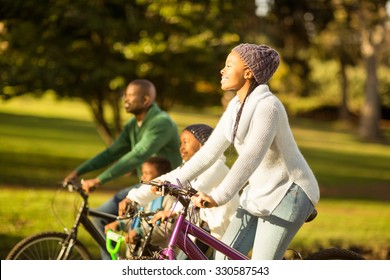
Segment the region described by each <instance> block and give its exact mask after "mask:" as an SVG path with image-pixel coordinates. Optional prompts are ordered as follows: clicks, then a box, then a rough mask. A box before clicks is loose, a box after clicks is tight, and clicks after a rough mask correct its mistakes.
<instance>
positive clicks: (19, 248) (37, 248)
mask: <svg viewBox="0 0 390 280" xmlns="http://www.w3.org/2000/svg"><path fill="white" fill-rule="evenodd" d="M67 236H68V235H67V234H66V233H63V232H54V231H53V232H42V233H38V234H35V235H31V236H28V237H26V238H24V239H22V240H21V241H20V242H18V243H17V244H16V245H15V246H14V247H13V248H12V249H11V251H10V252H9V253H8V255H7V257H6V259H7V260H56V259H57V256H58V254H59V253H60V251H61V249H62V243H63V241H64V240H65V239H66V238H67ZM67 259H68V260H90V259H92V257H91V254H90V253H89V252H88V250H87V248H86V247H85V246H84V245H83V244H82V243H81V242H80V241H79V240H76V243H75V244H74V246H73V249H72V253H71V254H70V256H69V258H67Z"/></svg>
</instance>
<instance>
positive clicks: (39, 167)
mask: <svg viewBox="0 0 390 280" xmlns="http://www.w3.org/2000/svg"><path fill="white" fill-rule="evenodd" d="M170 114H171V115H172V118H173V119H174V120H175V121H176V122H177V123H178V126H179V130H181V129H183V128H184V127H185V126H186V125H188V124H192V123H207V124H209V125H211V126H215V124H216V123H217V121H218V118H219V116H220V114H221V112H218V110H216V109H213V110H212V111H207V110H198V111H194V110H186V109H185V108H179V109H177V108H176V110H174V111H172V112H170ZM291 123H292V128H293V133H294V135H295V137H296V139H297V143H298V145H299V147H300V149H301V151H302V153H303V154H304V156H305V157H306V159H307V161H308V162H309V164H310V166H311V167H312V169H313V171H314V173H315V174H316V176H317V178H318V181H319V184H320V187H321V197H322V198H321V201H320V204H319V205H318V208H319V212H320V214H319V216H318V218H317V219H316V220H315V221H313V222H311V223H310V224H306V225H305V226H304V228H303V229H302V231H301V232H300V233H299V234H298V235H297V237H296V239H294V241H293V244H292V246H294V247H295V248H297V249H302V250H303V251H306V250H307V251H312V250H314V249H315V248H320V247H329V246H336V245H337V246H342V247H348V248H358V249H359V250H363V251H364V252H370V257H371V258H390V257H389V253H388V252H389V245H388V244H390V243H389V239H390V238H389V232H390V230H389V229H390V225H389V222H388V221H389V220H390V219H389V213H390V209H389V203H388V201H389V200H390V192H389V188H390V172H389V170H390V147H389V146H388V145H384V144H375V143H364V142H361V141H360V140H359V139H357V138H356V136H355V133H354V128H346V127H344V126H340V124H338V123H331V122H327V123H325V122H318V121H314V120H309V119H292V120H291ZM385 133H386V134H387V135H388V134H389V131H388V130H386V131H385ZM0 136H1V137H0V154H1V156H0V166H1V167H2V168H1V169H0V189H1V192H0V199H1V202H2V203H1V207H0V209H1V213H0V214H1V218H0V219H1V220H0V221H1V222H2V223H1V225H0V237H1V241H0V242H1V251H2V253H1V254H2V256H1V257H2V258H3V257H4V255H5V254H6V252H7V248H9V246H12V244H15V243H16V242H17V241H18V240H20V239H21V238H22V237H24V236H27V235H29V234H32V233H35V232H37V231H41V230H53V229H57V230H62V228H63V227H62V226H60V225H59V224H58V223H54V221H55V220H54V217H53V219H52V220H51V216H52V214H53V211H52V209H51V200H52V198H53V194H54V192H55V190H56V189H57V188H58V186H59V183H60V181H61V180H62V178H63V177H64V176H65V175H66V174H67V173H68V172H69V171H70V170H72V169H73V168H74V167H75V166H76V165H78V164H79V163H81V162H82V161H83V160H85V159H87V158H89V157H90V156H92V155H94V154H95V153H97V152H99V151H100V150H101V149H103V148H104V147H105V145H104V143H103V142H102V141H101V139H100V138H99V135H98V134H97V132H96V130H95V128H94V125H93V122H92V120H91V118H90V115H89V114H88V110H87V108H86V107H85V106H84V105H83V104H82V103H80V102H77V101H72V102H71V101H61V102H58V101H57V100H55V99H54V98H52V97H48V98H45V99H43V100H36V99H33V98H21V99H15V100H11V101H10V102H7V103H0ZM234 155H235V154H234V152H231V151H230V152H229V153H228V163H229V164H230V163H231V162H232V160H233V159H234ZM93 175H94V174H93V173H92V174H90V175H89V176H93ZM136 181H137V179H136V177H135V176H133V175H131V174H129V175H127V176H124V177H123V178H120V179H117V180H115V182H111V183H109V184H107V186H105V187H104V189H105V190H110V191H114V190H115V189H119V188H122V187H123V186H127V185H130V184H133V183H135V182H136ZM111 194H112V193H111V192H103V191H102V192H101V193H96V194H94V197H93V200H91V205H92V206H93V205H98V204H99V203H101V202H103V201H104V200H105V199H107V198H108V197H109V195H111ZM62 196H65V194H62V195H61V197H62ZM69 199H70V198H69ZM57 202H58V201H57ZM71 202H72V203H73V200H72V201H71ZM70 204H71V203H70V201H66V202H59V204H56V205H57V206H58V207H57V208H58V209H62V208H63V207H62V205H64V209H68V208H67V207H69V205H70ZM71 210H73V209H71ZM62 212H63V214H65V213H67V214H68V215H69V214H71V213H73V212H72V211H70V210H66V211H62ZM68 219H70V220H71V217H70V218H68ZM83 238H84V237H83ZM86 240H89V239H88V238H86ZM89 244H90V245H91V247H92V243H89Z"/></svg>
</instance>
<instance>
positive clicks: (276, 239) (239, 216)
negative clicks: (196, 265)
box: [215, 184, 314, 260]
mask: <svg viewBox="0 0 390 280" xmlns="http://www.w3.org/2000/svg"><path fill="white" fill-rule="evenodd" d="M313 210H314V207H313V204H312V203H311V201H310V200H309V198H308V197H307V195H306V194H305V192H304V191H303V190H302V189H301V188H300V187H299V186H298V185H296V184H292V186H291V187H290V189H289V190H288V192H287V193H286V195H285V196H284V198H283V199H282V201H281V202H280V204H279V205H278V206H277V207H276V208H275V210H274V211H273V212H272V214H271V215H270V216H262V217H258V216H254V215H252V214H250V213H249V212H248V211H246V210H244V209H243V208H238V209H237V212H236V214H235V216H234V217H233V219H232V221H231V223H230V224H229V227H228V228H227V230H226V233H225V234H224V236H223V237H222V241H223V242H224V243H226V244H228V245H229V246H231V247H233V248H234V249H236V250H238V251H239V252H241V253H243V254H244V255H247V254H248V253H249V252H250V250H251V249H252V259H253V260H281V259H282V258H283V256H284V253H285V251H286V250H287V249H288V245H289V244H290V242H291V240H292V239H293V238H294V236H295V234H296V233H297V232H298V230H299V229H300V228H301V226H302V225H303V224H304V223H305V220H306V218H307V217H308V216H309V215H310V214H311V213H312V211H313ZM215 258H216V259H217V260H222V259H225V255H223V254H221V253H219V252H217V253H216V256H215Z"/></svg>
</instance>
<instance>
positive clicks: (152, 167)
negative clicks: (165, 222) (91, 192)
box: [104, 157, 175, 247]
mask: <svg viewBox="0 0 390 280" xmlns="http://www.w3.org/2000/svg"><path fill="white" fill-rule="evenodd" d="M141 171H142V175H141V180H145V181H149V180H153V179H154V178H156V177H158V176H160V175H162V174H165V173H167V172H169V171H171V164H170V162H169V160H167V159H165V158H163V157H151V158H149V159H147V160H146V161H145V162H144V163H143V164H142V168H141ZM174 202H175V199H174V198H172V197H170V196H165V197H160V198H156V199H155V200H154V201H152V202H150V203H148V204H147V205H146V207H145V211H149V210H151V211H153V210H158V209H171V207H172V205H173V203H174ZM126 224H130V222H127V223H126ZM161 227H162V228H159V227H156V228H154V229H153V233H152V238H151V242H150V244H151V245H152V246H157V247H164V246H165V240H166V238H165V234H164V230H165V226H164V227H163V226H161ZM148 228H149V225H148V224H146V223H143V224H140V225H138V226H137V227H135V228H132V229H130V230H129V231H128V234H127V236H126V242H127V243H130V244H136V243H138V241H139V240H140V239H141V238H142V237H143V236H144V232H147V231H148ZM109 229H111V230H113V231H116V230H124V229H125V226H124V224H123V222H122V223H121V222H120V221H114V222H112V223H110V224H107V225H106V226H105V228H104V230H105V232H107V231H108V230H109Z"/></svg>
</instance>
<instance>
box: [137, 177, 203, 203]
mask: <svg viewBox="0 0 390 280" xmlns="http://www.w3.org/2000/svg"><path fill="white" fill-rule="evenodd" d="M141 184H146V185H151V186H155V187H157V188H158V190H159V191H161V192H162V194H161V195H163V196H164V195H165V194H170V195H172V196H174V197H177V198H178V199H179V200H180V202H181V203H182V204H183V205H188V204H189V203H190V202H191V197H193V196H195V195H196V194H197V193H198V191H197V190H195V189H194V188H193V187H191V184H190V182H188V181H187V184H186V186H183V185H182V184H181V183H180V182H179V181H178V185H175V184H172V183H171V182H169V181H164V182H162V181H141ZM202 205H203V206H204V207H208V205H209V202H208V201H203V202H202Z"/></svg>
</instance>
